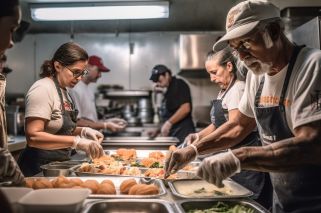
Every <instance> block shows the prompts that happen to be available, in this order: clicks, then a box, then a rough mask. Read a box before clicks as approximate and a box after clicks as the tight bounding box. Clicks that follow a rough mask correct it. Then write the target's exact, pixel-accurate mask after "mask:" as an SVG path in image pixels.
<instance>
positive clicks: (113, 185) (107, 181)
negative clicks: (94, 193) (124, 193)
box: [100, 180, 115, 188]
mask: <svg viewBox="0 0 321 213" xmlns="http://www.w3.org/2000/svg"><path fill="white" fill-rule="evenodd" d="M106 183H107V184H110V185H111V186H112V187H114V188H115V184H114V183H113V181H111V180H103V181H102V182H101V183H100V184H106Z"/></svg>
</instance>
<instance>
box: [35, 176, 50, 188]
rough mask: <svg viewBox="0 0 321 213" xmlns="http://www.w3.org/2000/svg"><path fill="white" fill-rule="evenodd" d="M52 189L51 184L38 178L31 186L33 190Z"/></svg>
mask: <svg viewBox="0 0 321 213" xmlns="http://www.w3.org/2000/svg"><path fill="white" fill-rule="evenodd" d="M52 187H53V186H52V183H51V182H50V181H49V180H48V179H46V178H38V179H37V181H34V182H33V184H32V188H34V189H48V188H52Z"/></svg>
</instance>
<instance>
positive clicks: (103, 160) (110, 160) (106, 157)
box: [93, 155, 115, 165]
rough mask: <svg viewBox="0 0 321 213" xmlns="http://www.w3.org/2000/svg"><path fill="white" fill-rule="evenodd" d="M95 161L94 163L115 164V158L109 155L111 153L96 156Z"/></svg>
mask: <svg viewBox="0 0 321 213" xmlns="http://www.w3.org/2000/svg"><path fill="white" fill-rule="evenodd" d="M93 163H94V164H98V165H101V164H104V165H111V164H115V158H113V157H111V156H109V155H103V156H102V157H100V158H95V159H93Z"/></svg>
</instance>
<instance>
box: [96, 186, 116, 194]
mask: <svg viewBox="0 0 321 213" xmlns="http://www.w3.org/2000/svg"><path fill="white" fill-rule="evenodd" d="M113 185H114V184H113ZM113 185H111V184H110V183H101V184H100V185H99V188H98V190H97V194H106V195H115V194H116V189H115V187H113Z"/></svg>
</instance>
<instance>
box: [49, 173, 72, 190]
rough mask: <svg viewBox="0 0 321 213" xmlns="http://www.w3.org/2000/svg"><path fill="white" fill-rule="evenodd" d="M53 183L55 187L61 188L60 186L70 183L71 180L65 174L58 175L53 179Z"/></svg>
mask: <svg viewBox="0 0 321 213" xmlns="http://www.w3.org/2000/svg"><path fill="white" fill-rule="evenodd" d="M51 183H52V186H53V187H54V188H60V186H64V185H65V184H69V180H68V179H67V178H66V177H65V176H58V177H56V178H55V179H53V180H52V181H51Z"/></svg>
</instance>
